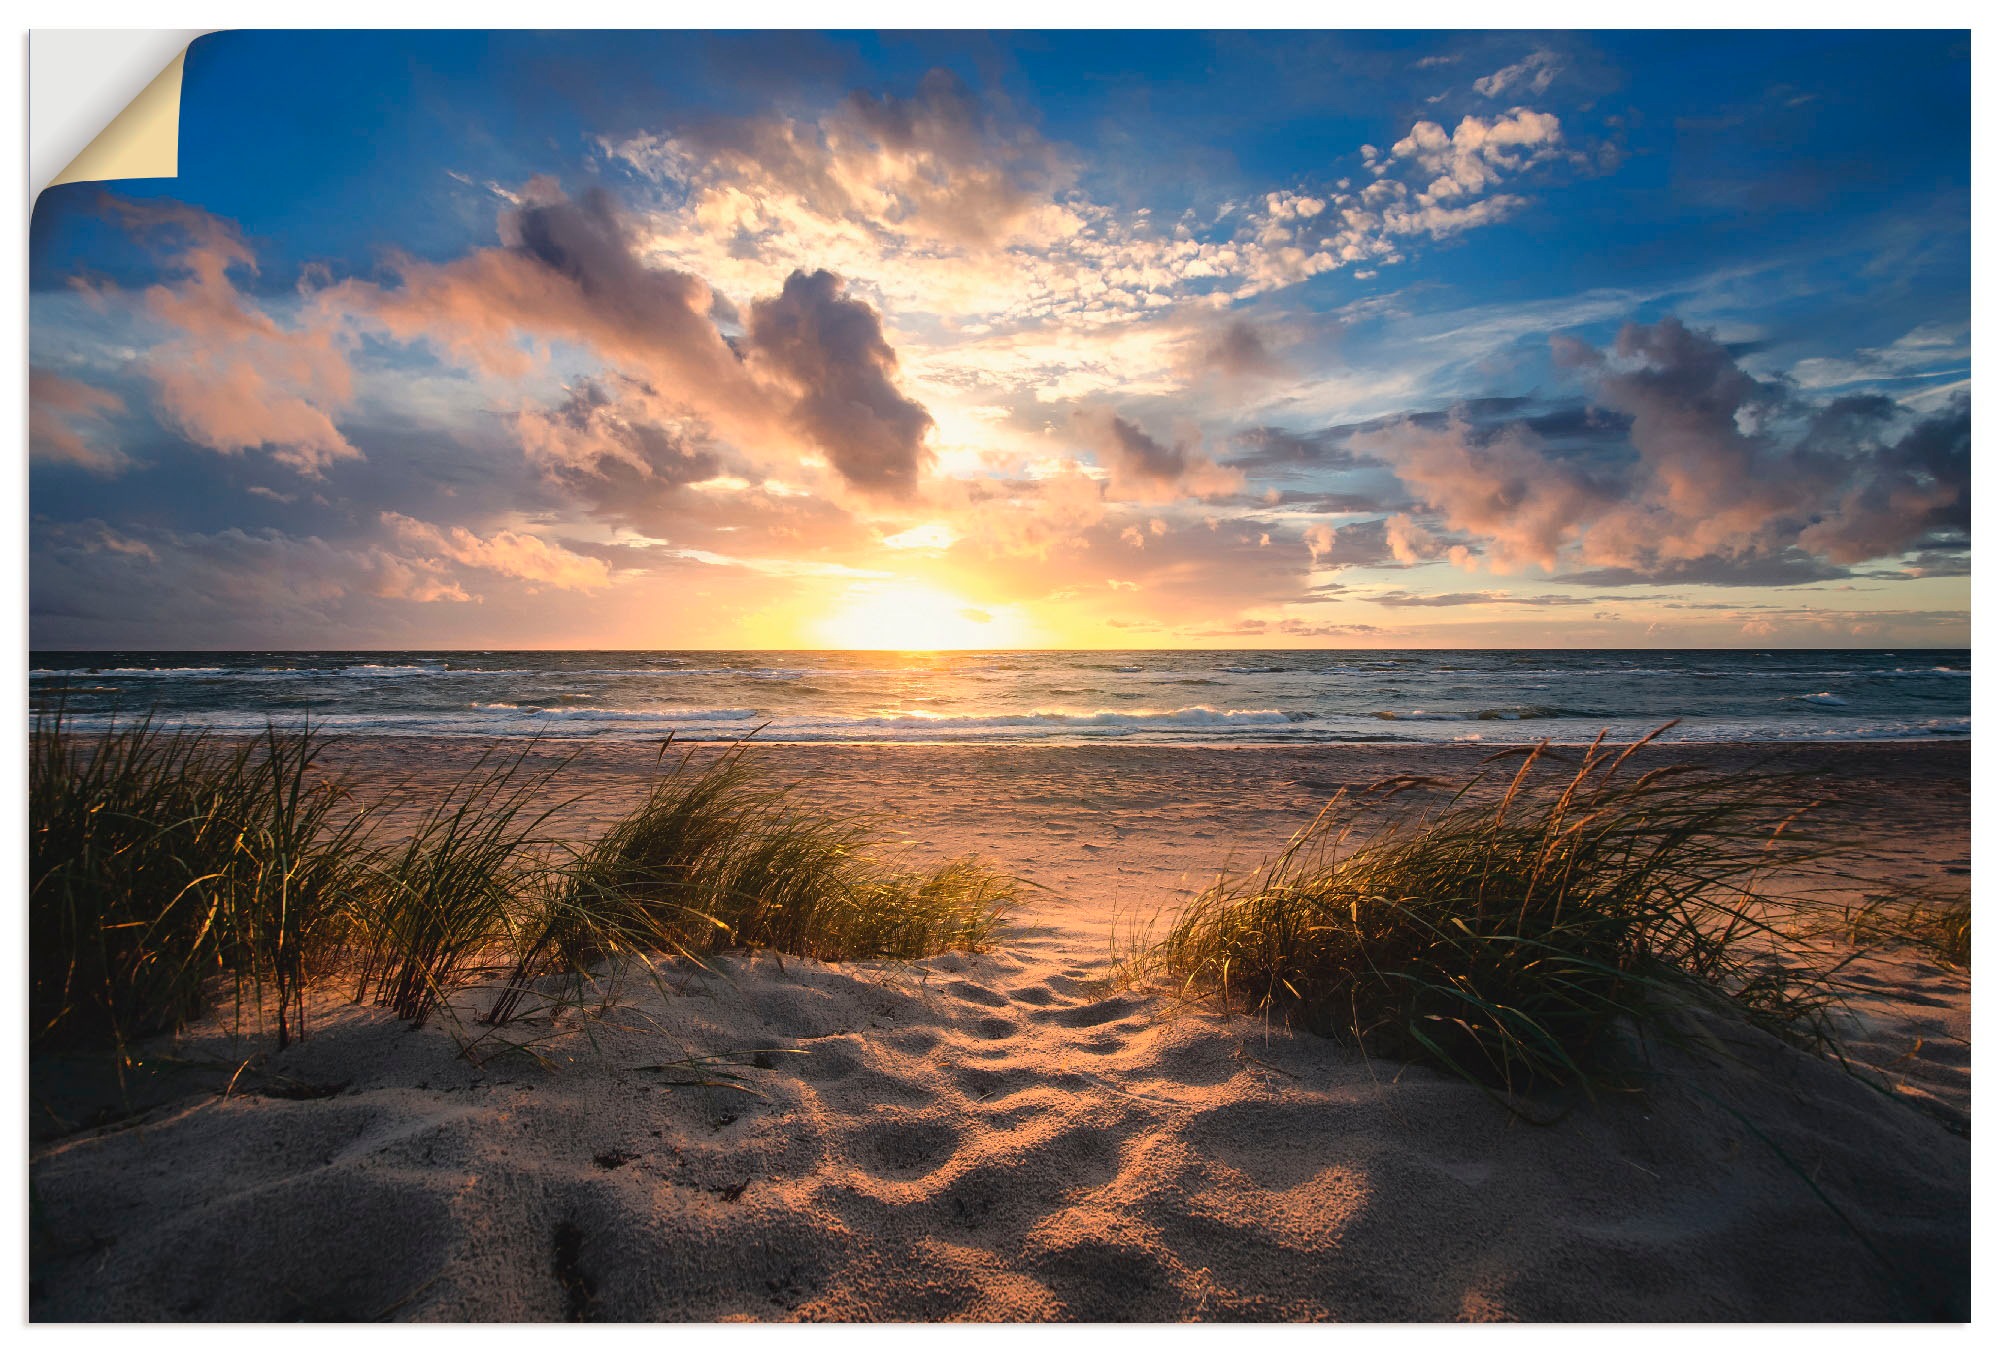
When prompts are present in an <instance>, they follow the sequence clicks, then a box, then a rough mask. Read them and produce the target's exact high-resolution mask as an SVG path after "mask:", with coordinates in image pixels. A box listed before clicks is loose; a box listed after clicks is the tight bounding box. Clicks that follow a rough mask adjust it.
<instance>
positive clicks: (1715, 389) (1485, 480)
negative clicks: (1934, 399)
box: [1355, 318, 1971, 585]
mask: <svg viewBox="0 0 2000 1352" xmlns="http://www.w3.org/2000/svg"><path fill="white" fill-rule="evenodd" d="M1553 343H1554V348H1555V353H1556V357H1557V359H1558V361H1559V363H1561V364H1562V365H1565V366H1567V367H1569V368H1571V369H1574V370H1577V371H1578V372H1580V373H1581V374H1582V375H1583V376H1584V377H1585V379H1586V380H1588V381H1589V382H1590V384H1591V386H1592V389H1593V392H1594V396H1595V398H1596V400H1597V401H1598V402H1599V403H1600V404H1602V405H1604V406H1605V407H1607V408H1609V409H1610V410H1612V411H1613V412H1614V413H1617V414H1620V415H1622V418H1623V421H1622V424H1620V425H1601V426H1600V427H1599V428H1598V433H1599V435H1600V436H1602V435H1605V434H1610V433H1615V434H1616V440H1615V442H1612V441H1607V442H1602V443H1600V444H1599V445H1598V446H1597V447H1596V448H1594V449H1592V450H1589V451H1587V452H1585V453H1576V452H1569V453H1560V454H1559V453H1556V452H1555V451H1553V450H1552V449H1551V448H1550V447H1549V446H1548V445H1547V444H1546V443H1545V442H1544V441H1543V440H1542V439H1541V438H1540V437H1539V436H1537V435H1536V434H1535V432H1534V431H1533V430H1532V429H1531V428H1529V427H1527V426H1525V425H1523V424H1521V423H1518V422H1517V423H1510V424H1507V425H1505V426H1502V427H1499V428H1497V429H1493V428H1489V427H1480V426H1476V425H1475V424H1474V423H1473V422H1472V421H1470V420H1469V419H1468V418H1467V417H1465V416H1463V415H1462V414H1461V415H1456V416H1454V417H1453V418H1452V419H1451V420H1450V421H1449V422H1448V423H1446V424H1445V425H1443V426H1436V425H1428V426H1427V425H1420V424H1419V423H1417V422H1416V421H1414V420H1411V421H1405V422H1402V423H1399V424H1392V425H1390V426H1388V427H1386V428H1383V429H1381V430H1378V431H1373V432H1369V433H1364V434H1361V435H1359V436H1357V437H1356V439H1355V440H1356V442H1357V444H1359V445H1361V446H1362V447H1363V448H1364V449H1367V450H1371V451H1373V452H1375V453H1377V454H1379V455H1381V456H1382V457H1383V458H1384V459H1386V460H1388V461H1389V462H1390V463H1391V465H1392V466H1393V467H1394V469H1395V472H1396V474H1397V476H1398V477H1399V478H1401V479H1402V480H1403V482H1404V483H1405V484H1407V485H1408V486H1409V487H1410V489H1411V491H1412V493H1413V494H1415V495H1416V496H1417V497H1418V498H1420V499H1421V500H1422V502H1423V503H1424V505H1425V506H1426V507H1427V508H1428V509H1430V510H1431V511H1433V512H1435V513H1436V514H1437V516H1438V518H1439V520H1440V521H1441V522H1442V523H1443V524H1444V525H1445V526H1446V527H1448V528H1450V529H1452V530H1456V531H1461V532H1463V533H1465V534H1466V535H1467V536H1469V537H1471V539H1472V541H1473V542H1475V544H1476V553H1477V555H1478V557H1479V558H1480V559H1482V560H1483V561H1484V563H1485V565H1486V566H1488V567H1490V568H1492V569H1493V570H1494V571H1496V572H1515V571H1519V570H1521V569H1523V568H1527V567H1539V568H1541V569H1544V570H1547V571H1551V572H1554V571H1557V570H1559V569H1567V570H1568V572H1567V575H1568V576H1570V577H1572V578H1589V579H1592V580H1598V581H1603V582H1606V583H1609V584H1611V585H1617V583H1611V579H1614V578H1616V579H1624V580H1632V579H1639V578H1659V579H1664V580H1672V581H1692V580H1696V579H1697V578H1700V579H1710V578H1717V577H1720V576H1721V575H1724V574H1727V573H1730V572H1732V571H1735V572H1739V573H1742V574H1743V575H1745V576H1756V577H1760V578H1766V579H1771V578H1774V577H1775V576H1777V575H1783V576H1785V577H1787V578H1788V579H1789V580H1794V581H1796V580H1808V579H1809V578H1811V577H1824V576H1828V575H1838V572H1839V568H1838V566H1839V565H1847V564H1853V563H1858V562H1862V561H1864V560H1867V559H1872V558H1882V557H1889V556H1891V555H1895V554H1898V553H1901V552H1903V551H1905V550H1910V549H1918V548H1924V547H1934V546H1937V545H1940V544H1946V545H1948V544H1950V543H1951V542H1953V541H1955V540H1958V539H1962V538H1963V537H1964V535H1965V533H1966V531H1967V530H1968V529H1969V526H1970V515H1969V512H1970V461H1971V411H1970V406H1969V404H1968V403H1967V402H1966V401H1964V400H1962V399H1961V400H1959V401H1956V402H1954V403H1953V404H1951V405H1949V406H1948V407H1946V408H1944V409H1942V410H1940V411H1939V412H1937V413H1934V414H1932V415H1931V416H1929V417H1926V418H1922V419H1919V420H1916V421H1915V422H1914V423H1912V422H1911V420H1910V419H1909V418H1908V416H1907V415H1906V414H1905V413H1904V412H1903V411H1902V410H1901V409H1899V408H1898V406H1897V405H1895V404H1894V403H1892V402H1891V401H1889V400H1887V399H1883V398H1880V397H1852V398H1848V399H1843V400H1836V401H1834V402H1832V403H1830V404H1825V405H1815V404H1809V403H1805V402H1802V401H1800V400H1799V399H1798V398H1797V397H1796V396H1795V395H1794V393H1793V392H1792V391H1791V390H1790V389H1788V388H1787V387H1785V386H1782V385H1778V384H1772V383H1767V382H1762V381H1759V380H1757V379H1756V378H1754V377H1752V376H1751V375H1749V374H1748V373H1747V372H1745V371H1744V370H1743V369H1742V368H1741V366H1739V365H1738V364H1737V360H1736V358H1735V357H1734V356H1733V355H1732V354H1731V353H1730V351H1729V350H1728V349H1727V348H1726V347H1724V346H1723V345H1722V344H1721V343H1719V342H1717V341H1716V340H1715V339H1714V338H1713V337H1712V336H1710V335H1706V334H1702V333H1698V332H1696V331H1694V330H1691V329H1689V328H1687V327H1686V326H1685V325H1683V324H1682V323H1681V322H1680V321H1678V320H1676V319H1672V318H1669V319H1665V320H1662V321H1661V322H1659V323H1658V324H1652V325H1641V324H1628V325H1626V326H1625V327H1624V328H1623V329H1622V330H1621V331H1620V332H1619V335H1618V337H1617V340H1616V341H1615V342H1614V343H1613V345H1612V347H1611V349H1610V350H1609V351H1608V352H1599V351H1597V350H1596V349H1594V348H1591V347H1588V346H1587V345H1585V344H1582V343H1580V342H1577V341H1576V340H1574V339H1570V338H1566V337H1560V336H1559V337H1557V338H1556V339H1554V340H1553ZM1607 452H1608V453H1607ZM1472 557H1473V555H1472V554H1470V553H1468V554H1467V555H1466V556H1465V559H1466V561H1468V562H1469V561H1471V559H1472ZM1830 567H1831V569H1832V571H1831V572H1830V571H1829V569H1830Z"/></svg>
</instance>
